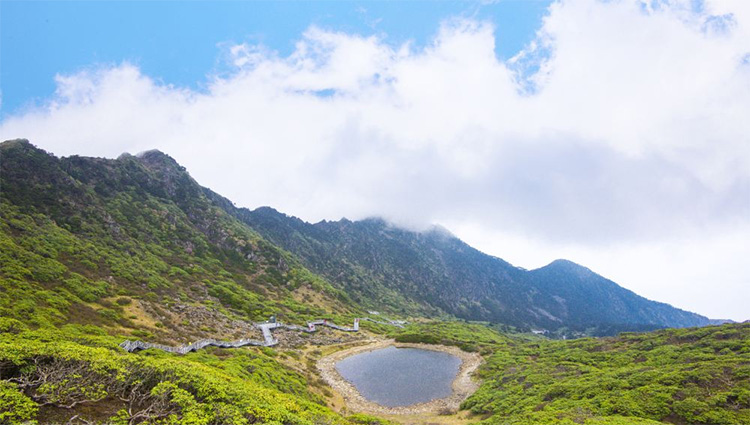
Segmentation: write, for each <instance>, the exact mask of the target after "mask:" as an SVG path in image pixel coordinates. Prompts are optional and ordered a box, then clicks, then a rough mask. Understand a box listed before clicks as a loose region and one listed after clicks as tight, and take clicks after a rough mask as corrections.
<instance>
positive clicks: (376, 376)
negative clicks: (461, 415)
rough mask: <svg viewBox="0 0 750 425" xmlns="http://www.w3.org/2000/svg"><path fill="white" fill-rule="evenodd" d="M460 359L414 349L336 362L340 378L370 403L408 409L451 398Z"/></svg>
mask: <svg viewBox="0 0 750 425" xmlns="http://www.w3.org/2000/svg"><path fill="white" fill-rule="evenodd" d="M459 366H461V359H459V358H458V357H455V356H452V355H450V354H447V353H441V352H439V351H432V350H420V349H417V348H396V347H387V348H383V349H380V350H375V351H370V352H367V353H362V354H355V355H353V356H350V357H347V358H345V359H343V360H341V361H339V362H338V363H336V369H337V370H338V371H339V373H340V374H341V376H343V377H344V379H346V380H347V381H349V382H351V383H352V384H353V385H354V386H355V387H357V390H359V392H360V394H362V396H363V397H364V398H366V399H367V400H369V401H373V402H375V403H378V404H380V405H383V406H387V407H397V406H409V405H411V404H416V403H423V402H426V401H430V400H434V399H436V398H443V397H447V396H449V395H451V392H452V388H451V384H452V383H453V380H454V379H455V378H456V375H457V374H458V368H459Z"/></svg>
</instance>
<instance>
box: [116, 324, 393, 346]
mask: <svg viewBox="0 0 750 425" xmlns="http://www.w3.org/2000/svg"><path fill="white" fill-rule="evenodd" d="M360 320H366V321H369V322H373V323H378V324H381V325H390V326H396V327H399V328H403V327H404V326H403V325H404V324H405V323H406V322H402V321H395V320H389V321H379V320H374V319H370V318H369V317H363V318H356V319H354V324H353V326H352V327H351V328H347V327H344V326H339V325H337V324H335V323H333V322H331V321H329V320H327V319H319V320H313V321H312V322H307V327H304V326H299V325H286V324H283V323H281V322H263V323H254V324H253V325H254V326H255V327H256V328H258V329H260V331H261V333H262V334H263V341H259V340H256V339H238V340H236V341H220V340H217V339H212V338H209V339H201V340H199V341H196V342H194V343H192V344H187V345H180V346H177V347H172V346H169V345H163V344H155V343H151V342H143V341H129V340H128V341H124V342H123V343H122V344H120V347H122V349H123V350H125V351H127V352H130V353H132V352H136V351H140V350H148V349H150V348H155V349H157V350H162V351H166V352H169V353H175V354H186V353H189V352H191V351H196V350H200V349H201V348H205V347H221V348H239V347H246V346H249V345H250V346H259V347H273V346H274V345H277V344H278V343H279V340H278V339H276V338H274V336H273V332H272V331H273V330H274V329H278V328H284V329H289V330H293V331H298V332H306V333H312V332H315V331H316V326H327V327H329V328H333V329H336V330H339V331H342V332H359V321H360Z"/></svg>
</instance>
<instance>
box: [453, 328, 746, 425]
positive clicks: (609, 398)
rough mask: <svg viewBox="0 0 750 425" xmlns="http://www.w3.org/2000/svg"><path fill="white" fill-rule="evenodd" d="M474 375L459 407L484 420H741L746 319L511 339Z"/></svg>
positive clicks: (487, 421)
mask: <svg viewBox="0 0 750 425" xmlns="http://www.w3.org/2000/svg"><path fill="white" fill-rule="evenodd" d="M481 376H482V378H483V379H484V383H483V385H482V386H481V388H480V389H479V391H477V392H476V393H475V394H474V395H472V396H471V397H470V398H469V399H468V400H467V401H465V402H464V404H463V408H466V409H470V410H471V411H472V412H474V413H478V414H487V415H490V417H489V419H486V420H485V421H484V422H485V423H487V424H505V423H512V424H545V423H550V424H552V423H562V422H563V421H565V420H569V421H573V422H575V423H586V424H588V423H591V424H594V423H596V424H599V423H601V424H610V423H611V424H619V423H623V424H624V423H628V424H630V423H649V422H648V421H664V420H670V421H675V420H677V421H678V422H679V423H690V424H727V425H729V424H741V423H750V403H749V401H750V397H748V395H750V324H737V325H723V326H713V327H706V328H693V329H670V330H664V331H658V332H652V333H644V334H633V333H630V334H623V335H621V336H620V337H617V338H604V339H590V338H589V339H579V340H572V341H544V340H540V341H523V340H520V339H513V340H512V341H511V342H510V343H508V344H506V345H505V346H504V347H498V349H497V350H495V351H494V353H493V354H492V355H491V356H490V357H489V358H488V360H487V363H486V365H485V366H484V367H483V368H482V372H481ZM509 418H511V419H509ZM635 418H639V419H641V422H638V421H637V420H636V419H635ZM647 420H648V421H647Z"/></svg>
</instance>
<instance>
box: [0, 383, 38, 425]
mask: <svg viewBox="0 0 750 425" xmlns="http://www.w3.org/2000/svg"><path fill="white" fill-rule="evenodd" d="M37 410H38V407H37V404H36V403H35V402H34V401H33V400H31V399H30V398H29V397H27V396H26V395H25V394H24V393H23V392H22V391H20V390H19V389H18V387H17V386H16V385H14V384H12V383H10V382H7V381H2V380H0V424H8V425H14V424H21V423H28V422H26V421H27V420H29V419H33V418H34V417H35V416H36V412H37Z"/></svg>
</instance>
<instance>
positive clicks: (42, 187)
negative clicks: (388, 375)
mask: <svg viewBox="0 0 750 425" xmlns="http://www.w3.org/2000/svg"><path fill="white" fill-rule="evenodd" d="M0 155H1V156H0V160H1V161H2V163H1V164H0V166H2V173H1V174H0V206H1V207H2V213H3V221H2V224H1V225H0V231H1V232H0V236H2V239H0V243H2V244H3V249H2V254H0V259H1V260H2V261H1V262H0V264H2V266H3V267H2V268H1V269H0V277H2V278H3V279H2V280H3V282H2V285H3V287H2V288H0V316H6V317H15V318H18V319H19V320H23V319H24V318H29V317H34V318H35V319H34V320H37V321H46V322H51V323H54V324H58V325H59V324H64V323H66V322H82V323H96V324H102V325H104V326H110V327H111V328H112V329H120V330H122V329H137V328H138V326H141V325H143V324H144V323H148V324H149V326H150V328H149V329H150V332H152V333H154V334H155V335H161V338H162V339H169V338H176V339H185V338H187V337H188V336H191V337H192V336H204V335H208V334H209V333H210V334H212V335H213V334H215V332H209V333H207V332H208V331H207V330H210V328H212V327H214V322H217V321H219V322H221V323H225V324H226V325H225V326H223V327H222V329H224V330H225V331H226V333H228V334H229V333H231V332H233V330H235V329H233V326H234V325H232V323H234V322H232V320H235V319H237V318H244V319H245V320H258V319H261V318H264V317H267V316H268V315H270V314H274V313H277V312H278V313H283V314H285V315H287V317H293V318H299V319H301V318H303V317H306V315H313V314H335V313H345V314H353V313H354V312H356V311H360V312H361V311H362V309H363V308H366V309H370V310H382V311H385V312H391V313H399V314H402V315H414V316H422V317H439V316H454V317H458V318H462V319H467V320H479V321H490V322H495V323H502V324H508V325H513V326H517V327H521V328H526V329H529V328H544V329H550V330H556V329H561V328H568V329H573V330H578V331H587V332H589V333H598V334H608V333H615V332H617V331H620V330H648V329H654V328H658V327H685V326H701V325H706V324H709V320H708V319H707V318H705V317H703V316H700V315H697V314H694V313H690V312H686V311H683V310H679V309H676V308H674V307H671V306H669V305H667V304H663V303H658V302H654V301H649V300H647V299H645V298H643V297H640V296H638V295H636V294H634V293H633V292H631V291H628V290H626V289H624V288H622V287H620V286H618V285H617V284H615V283H614V282H612V281H610V280H607V279H605V278H603V277H601V276H599V275H597V274H596V273H594V272H592V271H590V270H588V269H586V268H585V267H582V266H579V265H576V264H574V263H571V262H568V261H564V260H558V261H555V262H553V263H551V264H550V265H548V266H545V267H543V268H540V269H538V270H532V271H526V270H524V269H521V268H518V267H514V266H513V265H511V264H509V263H508V262H506V261H504V260H502V259H500V258H496V257H492V256H489V255H486V254H484V253H482V252H480V251H478V250H476V249H474V248H472V247H470V246H469V245H467V244H466V243H464V242H462V241H461V240H459V239H458V238H456V237H455V236H453V235H452V234H450V232H448V231H447V230H445V229H442V228H433V229H432V230H429V231H425V232H413V231H409V230H405V229H401V228H398V227H395V226H393V225H390V224H389V223H387V222H385V221H383V220H381V219H376V218H374V219H367V220H362V221H349V220H345V219H344V220H341V221H334V222H330V221H323V222H320V223H316V224H310V223H306V222H304V221H302V220H300V219H297V218H294V217H289V216H287V215H284V214H282V213H280V212H278V211H276V210H274V209H272V208H268V207H265V208H259V209H256V210H254V211H250V210H248V209H244V208H236V207H235V206H234V205H233V203H232V202H231V201H229V200H228V199H226V198H223V197H222V196H220V195H218V194H216V193H215V192H213V191H211V190H209V189H206V188H203V187H201V186H200V185H199V184H198V183H197V182H195V180H193V179H192V178H191V177H190V175H189V174H188V172H187V171H186V170H185V169H184V168H183V167H182V166H180V165H179V164H178V163H177V162H175V161H174V160H173V159H172V158H171V157H169V156H168V155H165V154H163V153H161V152H158V151H149V152H145V153H143V154H140V155H138V156H132V155H127V154H124V155H122V156H121V157H120V158H118V159H103V158H86V157H79V156H72V157H67V158H56V157H54V156H52V155H49V154H48V153H46V152H44V151H42V150H40V149H37V148H35V147H34V146H33V145H31V144H30V143H29V142H27V141H23V140H15V141H7V142H3V143H2V144H0ZM634 266H637V265H634ZM119 298H125V299H124V300H121V301H120V300H119ZM19 299H20V300H22V301H21V302H20V303H19V302H17V300H19ZM130 299H134V300H137V303H136V304H137V306H138V308H137V309H136V308H135V307H130V305H131V304H127V303H129V302H130V301H129V300H130ZM313 300H314V301H313ZM117 302H122V303H124V304H123V305H122V306H120V305H118V304H117ZM134 305H135V304H134ZM123 306H124V307H123ZM164 306H167V307H168V308H169V309H170V311H164ZM30 311H33V312H35V313H34V314H29V312H30ZM135 318H137V319H135ZM157 324H159V326H157Z"/></svg>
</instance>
